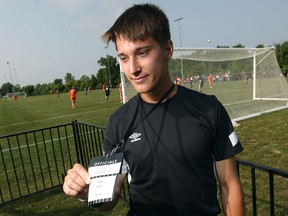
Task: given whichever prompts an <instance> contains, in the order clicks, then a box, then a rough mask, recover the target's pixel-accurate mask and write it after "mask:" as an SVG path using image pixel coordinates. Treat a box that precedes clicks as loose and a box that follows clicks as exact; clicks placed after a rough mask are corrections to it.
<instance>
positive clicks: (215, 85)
mask: <svg viewBox="0 0 288 216" xmlns="http://www.w3.org/2000/svg"><path fill="white" fill-rule="evenodd" d="M169 73H170V76H171V79H173V80H175V82H176V80H177V79H179V78H180V79H182V81H183V84H182V85H184V86H186V87H187V88H191V89H193V90H195V91H202V92H203V93H205V94H210V95H215V96H216V97H217V98H218V99H219V100H220V101H221V103H222V104H223V105H224V106H225V108H226V110H227V111H228V113H229V115H230V118H231V119H232V121H240V120H243V119H246V118H251V117H254V116H258V115H261V114H264V113H267V112H272V111H276V110H280V109H284V108H288V83H287V81H286V79H285V77H284V76H283V74H282V72H281V70H280V68H279V65H278V63H277V59H276V55H275V50H274V48H273V47H269V48H176V49H174V54H173V57H172V59H171V60H170V62H169ZM121 80H122V82H123V81H124V82H123V83H125V85H124V86H123V92H125V94H126V95H127V98H128V99H129V98H131V97H132V96H133V95H135V93H136V92H135V90H134V89H133V87H132V86H131V85H130V83H129V82H128V81H127V80H126V79H125V77H124V76H123V73H122V75H121ZM201 83H202V85H203V86H202V87H201V88H200V87H199V86H200V85H201Z"/></svg>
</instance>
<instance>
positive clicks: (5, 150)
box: [2, 135, 73, 153]
mask: <svg viewBox="0 0 288 216" xmlns="http://www.w3.org/2000/svg"><path fill="white" fill-rule="evenodd" d="M71 137H73V135H72V136H68V137H60V138H55V139H52V141H53V142H55V141H58V140H59V139H60V140H63V139H67V138H71ZM46 143H51V140H48V141H47V142H45V144H46ZM41 144H44V142H43V141H41V142H37V145H41ZM28 146H29V147H32V146H36V143H32V144H29V145H21V146H20V147H13V148H7V149H2V152H3V153H4V152H7V151H10V150H11V151H13V150H18V149H22V148H27V147H28Z"/></svg>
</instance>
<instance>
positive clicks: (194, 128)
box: [63, 4, 244, 216]
mask: <svg viewBox="0 0 288 216" xmlns="http://www.w3.org/2000/svg"><path fill="white" fill-rule="evenodd" d="M103 38H104V41H105V42H109V41H111V40H112V41H113V42H114V43H115V44H116V49H117V52H118V56H119V58H120V62H121V66H122V68H123V70H124V73H125V75H126V77H127V78H128V80H129V81H130V82H131V84H132V85H133V87H134V88H135V89H136V90H137V92H138V93H139V94H138V95H137V96H135V97H134V98H132V99H130V100H129V101H128V103H126V104H124V105H123V106H122V107H120V109H118V110H117V111H116V112H114V113H113V114H112V115H111V116H110V119H109V122H108V124H107V126H106V130H105V139H104V142H105V152H106V154H107V153H110V152H111V151H112V150H113V149H114V148H115V146H116V144H118V143H119V142H120V141H121V140H124V142H122V145H121V146H120V151H122V152H123V153H124V161H123V165H122V173H121V174H119V175H118V179H117V184H116V194H115V199H114V200H113V201H112V202H107V203H103V204H102V205H98V206H97V207H96V208H97V210H99V211H107V210H111V209H112V208H113V207H114V206H115V205H116V204H117V202H118V199H119V197H120V192H121V188H122V187H123V183H124V179H125V176H126V173H129V177H130V178H129V181H130V195H131V203H130V204H131V205H130V211H129V212H128V214H127V215H149V216H150V215H173V216H175V215H181V216H183V215H184V216H185V215H217V214H218V213H219V212H220V207H219V204H218V201H217V184H216V179H217V177H218V179H219V184H220V186H221V198H222V206H223V211H224V212H225V214H226V215H244V204H243V195H242V190H241V185H240V180H239V177H238V175H237V170H236V163H235V158H234V156H235V155H236V154H237V153H239V152H241V151H242V147H241V144H240V143H239V141H238V138H237V135H236V133H235V131H234V129H233V126H232V124H231V121H230V119H229V117H228V114H227V112H226V111H225V109H224V108H223V106H222V105H221V104H220V102H219V101H218V100H217V99H216V98H215V97H214V96H207V95H205V94H200V93H198V92H196V91H193V90H190V89H187V88H185V87H182V86H177V85H174V84H173V82H172V81H171V78H170V77H169V72H168V62H169V59H170V58H171V57H172V54H173V44H172V41H171V39H170V30H169V22H168V19H167V17H166V15H165V14H164V13H163V11H162V10H161V9H159V8H158V7H157V6H155V5H152V4H141V5H134V6H133V7H131V8H129V9H127V10H126V11H125V12H124V13H123V14H122V15H121V16H120V17H119V18H118V19H117V21H116V22H115V24H114V25H113V26H112V27H111V28H110V29H109V30H108V31H107V32H106V33H105V34H104V36H103ZM130 125H131V126H132V127H130ZM129 128H130V129H129ZM127 132H128V133H127ZM126 134H128V136H125V135H126ZM126 138H127V139H126ZM216 176H217V177H216ZM89 184H90V178H89V175H88V173H87V171H86V170H85V168H84V167H83V166H82V165H80V164H76V165H74V167H73V168H72V169H70V170H68V174H67V176H66V177H65V182H64V184H63V190H64V192H65V193H66V194H68V195H71V196H75V197H78V198H80V199H87V188H88V185H89Z"/></svg>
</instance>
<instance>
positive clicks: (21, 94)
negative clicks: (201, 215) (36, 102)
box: [4, 92, 27, 99]
mask: <svg viewBox="0 0 288 216" xmlns="http://www.w3.org/2000/svg"><path fill="white" fill-rule="evenodd" d="M14 95H16V97H17V98H26V97H27V94H26V93H25V92H10V93H7V94H6V95H5V96H4V97H5V98H6V99H12V98H13V96H14Z"/></svg>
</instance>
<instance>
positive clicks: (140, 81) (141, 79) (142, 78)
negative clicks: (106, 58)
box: [131, 75, 148, 84]
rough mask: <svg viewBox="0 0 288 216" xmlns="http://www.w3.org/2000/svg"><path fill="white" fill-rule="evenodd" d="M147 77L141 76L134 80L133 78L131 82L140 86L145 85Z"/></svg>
mask: <svg viewBox="0 0 288 216" xmlns="http://www.w3.org/2000/svg"><path fill="white" fill-rule="evenodd" d="M147 77H148V76H147V75H146V76H141V77H134V78H131V80H132V81H133V82H134V83H137V84H140V83H143V82H144V81H145V80H146V78H147Z"/></svg>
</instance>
